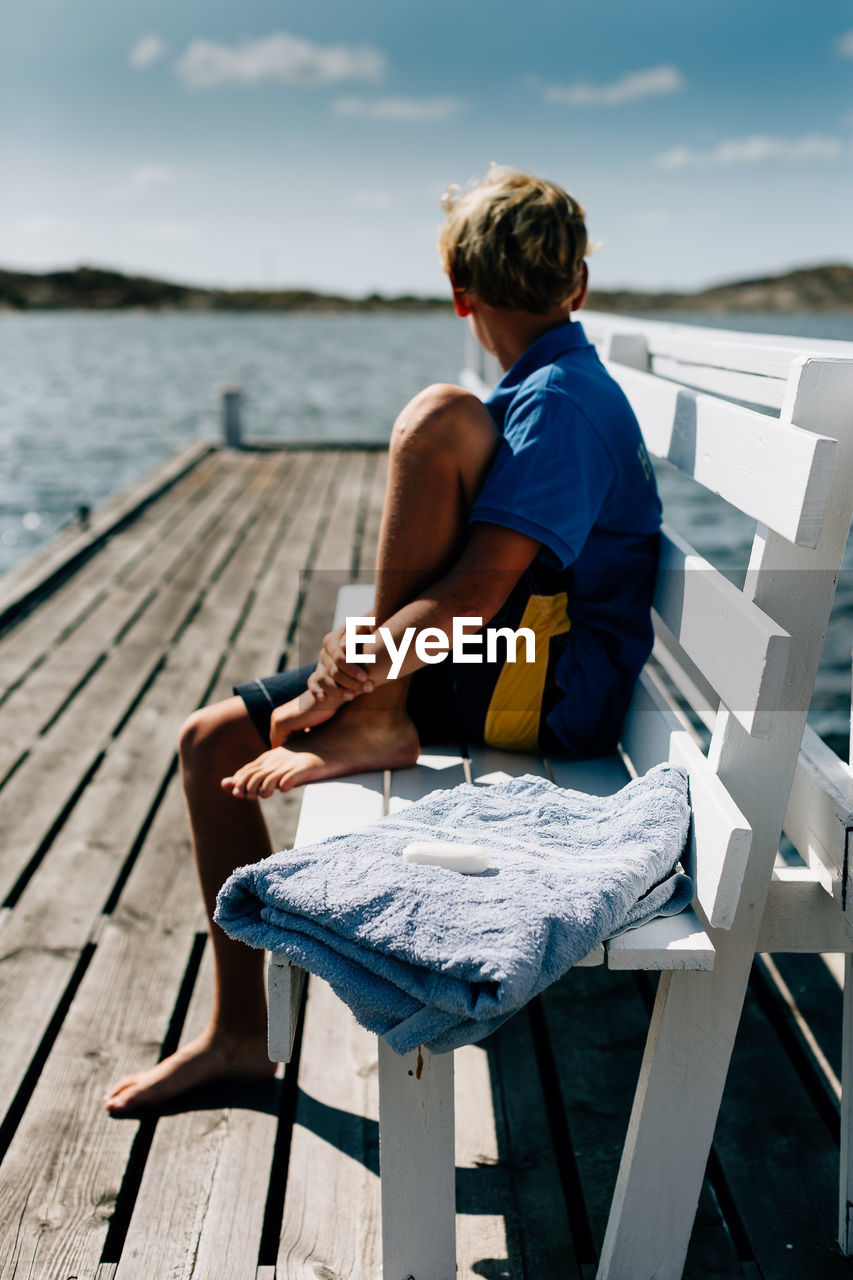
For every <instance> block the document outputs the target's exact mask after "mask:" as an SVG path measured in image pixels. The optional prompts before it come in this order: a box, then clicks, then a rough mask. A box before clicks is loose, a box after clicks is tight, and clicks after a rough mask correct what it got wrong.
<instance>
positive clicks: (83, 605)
mask: <svg viewBox="0 0 853 1280" xmlns="http://www.w3.org/2000/svg"><path fill="white" fill-rule="evenodd" d="M221 460H222V454H221V453H218V452H215V451H214V452H213V453H210V454H207V455H206V456H205V457H204V458H202V459H201V461H200V462H199V463H198V465H197V466H195V467H193V468H192V470H191V471H188V472H187V474H186V475H185V476H184V477H182V479H180V480H178V481H176V482H175V484H174V485H173V486H172V488H171V489H170V490H169V491H168V494H167V495H163V496H162V497H160V498H159V499H158V500H157V501H156V502H153V503H151V504H150V505H149V506H147V507H145V509H144V510H143V511H142V512H140V514H139V516H138V517H137V518H136V519H134V520H133V522H132V523H131V524H130V525H128V526H127V527H126V528H123V529H121V530H120V531H119V532H117V533H115V534H114V535H113V536H112V537H111V538H110V539H109V541H108V542H107V543H106V545H105V546H103V547H102V548H101V549H100V550H99V551H98V554H97V555H96V556H93V557H92V558H91V559H89V560H87V561H86V562H85V564H83V565H82V566H81V567H80V568H79V569H77V571H76V572H75V573H74V574H73V575H72V576H71V577H70V578H69V579H68V580H67V581H65V582H63V583H62V584H61V585H60V586H57V587H56V588H55V589H54V590H53V591H52V592H51V594H50V595H49V596H48V597H47V598H46V599H45V600H42V601H41V602H40V603H39V606H38V608H37V609H36V610H34V611H33V612H31V613H28V614H26V616H25V617H23V618H21V619H19V620H18V621H17V622H16V623H15V624H14V626H13V627H12V628H11V629H10V630H9V631H7V632H6V634H5V635H4V636H3V640H2V644H0V689H2V692H3V696H4V697H5V696H7V694H8V690H9V687H10V686H14V685H15V684H17V683H18V682H19V681H20V680H22V679H24V678H25V677H26V674H27V673H28V671H29V670H30V669H31V668H32V667H34V666H36V665H38V663H39V662H40V661H42V660H43V658H44V655H45V653H48V652H49V651H50V650H51V648H52V647H53V646H54V645H56V644H61V643H63V642H64V640H65V639H66V638H67V637H68V636H69V635H71V634H73V632H74V630H75V628H76V627H77V626H79V624H80V622H81V621H82V620H83V619H84V618H86V617H87V616H88V614H89V612H90V611H91V610H92V609H93V608H96V607H97V606H98V605H99V604H100V602H101V601H102V600H103V599H104V598H105V597H106V595H107V592H108V591H109V589H110V587H111V586H112V585H113V584H114V583H118V582H123V583H126V581H127V577H128V575H129V574H130V573H132V572H133V571H134V569H135V568H136V567H137V566H138V563H139V561H140V560H145V558H146V557H147V556H148V555H149V554H150V553H151V552H152V551H153V550H154V549H156V548H157V546H158V545H159V543H160V542H161V540H163V539H164V538H168V537H169V536H170V535H171V534H172V533H173V532H174V531H175V529H176V527H177V526H178V525H179V524H180V523H181V522H182V521H185V520H187V519H189V518H191V516H192V513H193V511H194V509H195V507H196V506H197V505H198V503H199V502H203V501H208V500H209V498H210V495H211V493H212V492H213V491H214V490H215V489H216V488H217V487H218V485H219V481H220V480H221V474H220V463H221Z"/></svg>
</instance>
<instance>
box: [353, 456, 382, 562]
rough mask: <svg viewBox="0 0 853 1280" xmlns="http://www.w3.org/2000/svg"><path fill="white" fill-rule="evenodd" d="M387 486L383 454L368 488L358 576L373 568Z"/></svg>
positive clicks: (378, 460)
mask: <svg viewBox="0 0 853 1280" xmlns="http://www.w3.org/2000/svg"><path fill="white" fill-rule="evenodd" d="M387 484H388V454H387V453H384V454H381V455H380V456H379V457H378V458H377V459H376V470H375V471H374V473H373V479H372V482H371V487H370V495H369V499H368V504H367V519H366V521H365V524H364V536H363V538H362V541H361V554H360V557H359V563H358V569H359V573H360V574H364V575H367V574H371V573H372V572H373V570H374V568H375V562H376V550H377V547H378V545H379V527H380V524H381V522H382V510H383V504H384V501H385V489H386V487H387Z"/></svg>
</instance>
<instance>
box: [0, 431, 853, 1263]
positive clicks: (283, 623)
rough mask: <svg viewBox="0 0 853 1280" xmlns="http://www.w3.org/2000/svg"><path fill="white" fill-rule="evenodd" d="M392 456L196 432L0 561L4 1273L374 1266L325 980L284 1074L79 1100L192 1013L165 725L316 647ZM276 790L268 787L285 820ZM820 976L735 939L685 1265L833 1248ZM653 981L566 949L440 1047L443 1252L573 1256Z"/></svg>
mask: <svg viewBox="0 0 853 1280" xmlns="http://www.w3.org/2000/svg"><path fill="white" fill-rule="evenodd" d="M384 476H385V456H384V454H383V453H381V452H378V451H376V450H367V449H360V448H354V449H340V448H333V449H325V450H322V449H288V450H281V451H264V452H254V451H245V452H242V451H241V452H235V451H230V450H217V449H212V448H208V447H204V448H196V449H195V450H193V451H191V453H190V454H188V455H185V456H184V457H182V458H181V459H179V460H178V461H176V462H173V463H171V464H169V466H168V467H167V468H164V469H163V470H162V471H161V472H160V473H159V474H158V476H157V477H155V478H154V479H153V480H152V481H151V482H149V483H147V484H146V485H144V486H141V487H140V488H139V489H138V490H137V491H135V492H134V493H133V494H131V495H129V496H128V497H127V498H125V499H122V500H118V501H117V502H115V503H113V504H111V506H110V507H109V508H108V509H105V510H104V511H103V512H98V513H95V516H94V517H93V518H92V520H91V522H90V525H89V527H88V528H85V529H78V530H73V531H69V532H68V533H66V534H65V535H63V538H62V539H61V540H60V542H59V543H57V544H55V545H53V546H51V547H50V548H48V549H47V550H46V551H44V552H42V553H41V554H40V555H39V556H38V557H37V558H36V559H35V560H34V561H33V562H30V563H29V564H28V565H27V566H26V567H25V568H24V569H23V570H21V571H18V572H17V573H15V574H13V575H10V576H9V577H8V578H7V579H6V580H5V581H4V582H3V583H0V620H2V622H3V623H4V625H5V632H4V634H3V636H2V639H0V833H2V838H1V839H0V890H1V892H0V898H2V915H0V1012H2V1028H3V1032H2V1054H0V1102H2V1106H0V1112H2V1116H3V1120H2V1124H0V1155H2V1163H0V1280H11V1277H16V1280H23V1277H26V1278H27V1280H72V1278H75V1280H172V1278H175V1280H177V1278H178V1277H180V1278H181V1280H190V1277H192V1278H194V1280H220V1278H222V1280H284V1278H285V1277H287V1278H288V1280H290V1278H291V1277H292V1278H294V1280H295V1278H296V1277H299V1278H300V1280H302V1278H303V1277H305V1278H307V1277H311V1278H312V1280H315V1278H319V1280H373V1278H374V1277H377V1276H378V1272H379V1252H380V1241H379V1222H378V1206H379V1182H378V1154H379V1153H378V1124H377V1096H376V1095H377V1086H376V1056H375V1040H374V1038H373V1037H372V1036H370V1035H368V1034H367V1033H365V1032H363V1031H361V1029H360V1028H358V1027H357V1026H356V1025H355V1024H354V1022H353V1020H352V1018H351V1016H350V1014H349V1012H348V1010H346V1009H345V1008H344V1007H343V1006H342V1005H340V1004H339V1003H338V1001H337V1000H336V998H335V997H334V996H333V995H332V994H331V992H330V990H329V988H327V987H326V986H325V985H324V984H323V983H321V982H319V981H315V982H313V983H312V984H311V986H310V991H309V997H308V1001H307V1010H306V1013H305V1018H304V1026H303V1029H302V1032H301V1035H300V1049H299V1053H298V1055H297V1058H296V1060H295V1061H294V1063H293V1064H292V1065H291V1067H289V1068H288V1070H287V1075H286V1078H284V1079H283V1080H276V1081H275V1082H273V1083H272V1084H270V1085H265V1086H263V1087H257V1086H256V1087H253V1088H234V1087H229V1088H225V1087H222V1088H219V1089H211V1090H206V1091H204V1092H203V1093H199V1094H197V1095H195V1096H192V1097H191V1098H189V1099H188V1100H187V1101H186V1103H184V1104H182V1105H181V1107H180V1109H178V1108H175V1109H174V1110H173V1111H169V1112H167V1113H165V1114H160V1115H157V1116H149V1117H146V1118H144V1119H135V1120H127V1119H125V1120H115V1119H111V1118H109V1117H108V1116H107V1114H106V1113H105V1112H104V1110H103V1108H102V1104H101V1097H102V1095H103V1093H104V1091H105V1089H106V1088H107V1086H108V1085H109V1084H111V1083H112V1082H113V1081H115V1080H116V1079H117V1078H118V1077H120V1076H122V1075H124V1074H126V1073H127V1072H128V1071H130V1070H132V1069H135V1068H139V1067H142V1066H145V1065H146V1064H149V1063H152V1062H154V1061H155V1060H157V1059H158V1058H159V1057H160V1056H162V1055H164V1054H166V1053H168V1052H171V1051H172V1050H173V1049H174V1047H175V1046H176V1045H177V1044H178V1043H180V1042H181V1041H182V1040H183V1039H184V1038H189V1037H191V1036H192V1035H194V1034H196V1033H197V1031H198V1029H199V1028H200V1027H201V1026H202V1025H203V1023H204V1020H205V1017H206V1012H207V1007H208V1002H209V992H210V981H211V976H210V968H209V958H210V957H209V949H208V948H207V946H206V933H205V926H204V919H203V915H202V912H201V907H200V901H199V896H198V892H197V887H196V882H195V872H194V869H193V866H192V862H191V858H190V856H189V849H188V840H187V833H186V825H185V819H184V814H183V806H182V799H181V794H180V788H179V783H178V778H177V774H176V761H175V743H176V736H177V732H178V729H179V726H180V724H181V722H182V720H183V719H184V717H185V716H186V714H187V713H188V712H189V711H190V710H191V709H192V708H193V707H195V706H198V705H200V704H202V703H204V702H208V701H211V700H215V699H217V698H220V697H223V696H227V695H228V694H229V693H230V690H231V686H232V684H233V683H234V682H235V681H237V680H240V679H245V678H250V677H251V676H253V675H256V674H259V673H263V672H268V671H270V670H273V669H275V668H276V667H277V666H278V665H279V663H280V662H287V661H291V662H292V661H294V660H295V655H296V654H297V653H298V655H299V656H300V657H302V656H303V655H304V656H305V658H306V659H307V658H308V657H310V656H311V655H312V654H313V653H314V652H315V651H316V647H317V645H318V643H319V640H320V637H321V636H322V634H323V632H324V630H325V629H326V628H327V626H328V621H329V619H330V617H331V611H332V605H333V599H334V594H335V591H336V590H337V587H338V586H339V585H340V583H341V582H342V581H344V580H346V579H348V578H351V577H353V576H354V575H355V574H356V573H358V572H359V571H361V570H364V571H365V572H369V571H370V567H371V562H372V557H373V552H374V548H375V544H376V537H377V532H378V519H379V513H380V508H381V501H382V493H383V485H384ZM298 804H299V796H298V793H297V795H295V796H288V797H279V798H278V799H276V800H273V801H271V802H270V803H269V806H268V809H267V813H268V816H269V817H270V819H271V825H272V827H273V831H274V836H275V841H276V844H277V846H279V847H283V846H286V845H287V844H288V843H289V842H290V838H291V836H292V833H293V830H294V827H295V817H296V813H297V810H298ZM240 860H241V858H240V851H239V850H235V862H239V861H240ZM841 972H842V968H841V966H840V965H839V964H836V963H835V961H834V960H833V958H831V957H830V958H821V957H773V958H769V957H768V958H765V959H763V960H762V961H761V962H759V963H758V964H757V965H756V969H755V973H754V978H753V982H752V988H751V994H750V997H749V1000H748V1004H747V1009H746V1012H745V1015H744V1019H743V1023H742V1026H741V1031H740V1034H739V1039H738V1045H737V1049H736V1052H735V1057H734V1061H733V1065H732V1071H731V1075H730V1079H729V1085H728V1089H727V1092H726V1097H725V1101H724V1105H723V1111H722V1116H721V1119H720V1123H719V1126H718V1129H717V1135H716V1142H715V1147H714V1152H713V1155H712V1159H711V1162H710V1165H709V1170H708V1177H707V1180H706V1184H705V1190H704V1193H703V1198H702V1203H701V1206H700V1213H699V1217H698V1219H697V1225H696V1229H695V1231H694V1235H693V1240H692V1244H691V1250H690V1254H689V1259H688V1267H687V1271H686V1273H685V1274H686V1275H687V1276H689V1277H691V1278H692V1280H699V1278H700V1277H702V1278H703V1280H711V1278H713V1280H734V1278H735V1277H746V1278H748V1280H759V1278H763V1280H815V1278H817V1277H822V1278H823V1277H825V1278H826V1280H834V1277H842V1276H850V1275H851V1274H853V1261H850V1260H847V1259H843V1258H842V1257H841V1256H840V1253H839V1252H838V1250H837V1248H836V1246H835V1245H834V1243H833V1240H834V1234H835V1227H836V1215H837V1204H836V1200H837V1163H838V1129H839V1120H838V1094H839V1086H838V1077H839V1075H840V1055H841V992H840V987H839V976H840V974H841ZM651 993H652V986H651V981H649V980H647V979H646V978H644V977H642V976H640V977H639V980H638V976H637V975H634V974H630V973H625V974H620V973H615V972H611V971H609V970H606V969H604V968H597V969H578V970H575V971H573V972H572V973H571V974H570V975H568V977H567V978H566V979H565V980H563V981H562V982H560V983H558V984H556V986H554V987H552V988H551V989H550V990H549V991H548V992H547V993H546V994H545V996H544V997H543V998H541V999H539V1000H536V1001H535V1002H534V1003H533V1004H532V1005H530V1006H529V1007H528V1009H527V1010H526V1011H525V1012H524V1013H523V1014H522V1015H519V1016H518V1017H516V1018H515V1019H513V1020H512V1021H511V1022H509V1023H507V1024H506V1025H505V1026H504V1027H503V1028H502V1029H501V1030H500V1031H499V1032H498V1033H496V1034H495V1035H494V1036H493V1037H491V1038H490V1039H489V1040H488V1041H487V1042H486V1043H485V1044H484V1045H482V1046H472V1047H470V1048H468V1049H465V1050H463V1051H461V1052H459V1054H458V1055H457V1066H456V1074H457V1088H458V1094H457V1211H458V1254H459V1268H458V1276H459V1278H460V1280H474V1278H475V1277H480V1278H481V1280H482V1278H485V1280H551V1278H553V1280H556V1278H557V1277H561V1278H562V1277H567V1276H569V1277H570V1276H579V1277H582V1280H589V1278H590V1277H591V1276H592V1275H593V1274H594V1270H595V1260H596V1256H597V1249H598V1247H599V1245H600V1242H601V1238H602V1234H603V1229H604V1224H605V1221H606V1217H607V1209H608V1205H609V1200H610V1196H611V1193H612V1187H613V1183H614V1181H615V1177H616V1168H617V1164H618V1159H619V1154H620V1151H621V1146H622V1141H623V1138H624V1132H625V1127H626V1124H627V1117H628V1112H629V1109H630V1103H631V1099H632V1096H633V1091H634V1085H635V1081H636V1075H637V1071H638V1067H639V1059H640V1055H641V1052H642V1046H643V1043H644V1039H645V1032H646V1028H647V1025H648V1013H647V1010H648V1006H649V1000H650V996H651ZM386 1280H403V1277H386ZM416 1280H421V1278H420V1277H417V1278H416Z"/></svg>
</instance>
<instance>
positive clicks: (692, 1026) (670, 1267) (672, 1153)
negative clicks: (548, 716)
mask: <svg viewBox="0 0 853 1280" xmlns="http://www.w3.org/2000/svg"><path fill="white" fill-rule="evenodd" d="M717 959H718V965H719V968H715V969H714V971H713V972H711V973H684V972H681V973H678V972H675V973H672V972H671V973H664V974H662V975H661V978H660V985H659V987H658V993H657V999H656V1001H655V1009H654V1014H653V1016H652V1023H651V1027H650V1028H649V1036H648V1040H647V1042H646V1051H645V1055H644V1057H643V1065H642V1067H641V1069H640V1078H639V1082H638V1084H637V1092H636V1096H635V1098H634V1106H633V1110H632V1112H631V1120H630V1123H629V1125H628V1136H627V1138H626V1140H625V1149H624V1151H623V1153H622V1163H621V1165H620V1167H619V1176H618V1179H617V1182H616V1190H615V1192H614V1195H613V1203H612V1206H611V1210H610V1218H609V1220H608V1223H607V1231H606V1233H605V1237H604V1244H603V1247H602V1251H601V1261H600V1264H599V1268H598V1272H597V1280H679V1277H680V1276H681V1274H682V1271H683V1269H684V1260H685V1258H686V1256H687V1245H688V1243H689V1240H690V1232H691V1230H692V1227H693V1220H694V1217H695V1215H696V1206H697V1204H698V1203H699V1193H700V1191H701V1189H702V1181H703V1178H704V1176H705V1165H706V1163H707V1159H708V1152H709V1151H710V1149H711V1141H712V1139H713V1136H714V1127H715V1125H716V1120H717V1114H718V1111H719V1106H720V1102H721V1100H722V1095H723V1088H724V1086H725V1082H726V1075H727V1072H728V1065H729V1059H730V1057H731V1052H732V1047H733V1045H734V1040H735V1035H736V1032H737V1027H738V1022H739V1019H740V1012H741V1006H742V1003H743V996H744V993H745V989H746V979H747V975H748V970H745V971H744V972H742V973H739V972H738V968H739V967H740V966H731V967H729V973H728V974H727V973H726V972H725V970H726V968H727V967H728V966H726V964H725V962H724V961H723V962H721V957H720V952H719V951H718V953H717Z"/></svg>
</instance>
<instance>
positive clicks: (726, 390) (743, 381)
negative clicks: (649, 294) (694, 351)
mask: <svg viewBox="0 0 853 1280" xmlns="http://www.w3.org/2000/svg"><path fill="white" fill-rule="evenodd" d="M787 363H789V364H790V360H789V361H788V362H787ZM652 372H653V373H654V374H656V375H657V377H659V378H668V379H669V380H670V381H672V382H680V383H682V384H683V385H684V386H688V387H693V388H694V390H697V391H711V392H713V393H714V394H715V395H719V396H725V397H726V398H727V399H729V400H737V401H740V402H741V403H746V404H749V405H762V406H765V407H767V408H768V409H777V410H778V409H781V407H782V402H783V400H784V398H785V380H784V378H766V377H762V376H760V375H756V374H753V373H740V372H738V371H736V370H734V369H726V368H715V367H713V366H710V365H706V364H691V363H688V362H687V361H684V360H672V359H669V358H668V357H667V356H654V357H653V359H652Z"/></svg>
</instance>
